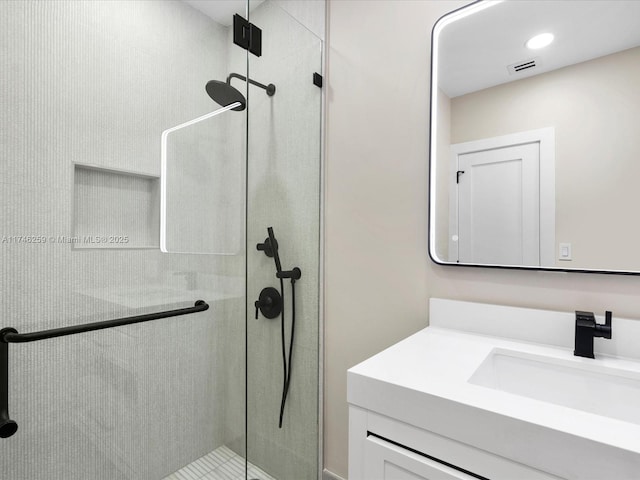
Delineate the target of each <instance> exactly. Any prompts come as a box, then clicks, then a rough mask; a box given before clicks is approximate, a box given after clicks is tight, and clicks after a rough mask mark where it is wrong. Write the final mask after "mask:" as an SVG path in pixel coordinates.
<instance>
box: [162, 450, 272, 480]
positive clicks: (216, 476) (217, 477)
mask: <svg viewBox="0 0 640 480" xmlns="http://www.w3.org/2000/svg"><path fill="white" fill-rule="evenodd" d="M247 468H248V470H249V472H248V475H247V478H249V479H257V480H276V479H275V478H274V477H272V476H271V475H269V474H268V473H265V472H264V471H262V470H261V469H259V468H258V467H256V466H255V465H253V464H251V463H249V464H248V465H247ZM244 478H245V477H244V458H243V457H241V456H240V455H238V454H237V453H235V452H234V451H233V450H231V449H229V448H227V447H226V446H224V445H223V446H221V447H218V448H216V449H215V450H214V451H213V452H211V453H207V454H206V455H205V456H203V457H200V458H199V459H197V460H194V461H193V462H191V463H190V464H189V465H187V466H185V467H183V468H181V469H180V470H178V471H177V472H175V473H172V474H171V475H169V476H168V477H165V478H164V479H163V480H244Z"/></svg>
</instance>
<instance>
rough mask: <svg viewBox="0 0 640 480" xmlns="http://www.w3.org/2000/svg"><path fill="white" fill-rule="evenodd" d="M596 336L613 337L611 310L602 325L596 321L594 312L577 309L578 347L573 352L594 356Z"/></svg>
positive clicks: (578, 355) (580, 355) (589, 356)
mask: <svg viewBox="0 0 640 480" xmlns="http://www.w3.org/2000/svg"><path fill="white" fill-rule="evenodd" d="M595 337H604V338H611V312H605V320H604V325H600V324H599V323H596V318H595V316H594V315H593V313H592V312H580V311H578V310H576V344H575V345H576V348H575V350H574V351H573V354H574V355H575V356H577V357H587V358H594V356H593V339H594V338H595Z"/></svg>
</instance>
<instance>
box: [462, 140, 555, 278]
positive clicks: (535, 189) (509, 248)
mask: <svg viewBox="0 0 640 480" xmlns="http://www.w3.org/2000/svg"><path fill="white" fill-rule="evenodd" d="M518 140H519V138H517V134H516V137H513V136H512V137H510V138H509V137H501V138H494V139H485V140H480V141H477V142H466V143H464V144H457V145H452V167H453V168H452V170H453V172H452V173H453V175H451V182H452V183H453V188H452V189H451V192H452V193H453V195H454V196H455V198H452V199H451V205H452V216H451V223H450V225H451V232H450V249H449V251H450V253H451V258H450V260H451V261H456V262H460V263H482V264H493V265H538V266H540V265H544V263H543V260H546V258H543V257H545V256H546V255H543V254H542V253H541V251H542V250H543V247H545V248H546V249H548V248H551V249H553V248H554V247H553V241H551V245H548V243H549V235H548V234H547V235H543V233H548V232H544V230H545V229H546V228H547V227H546V226H545V227H543V228H542V229H541V223H544V224H545V225H548V223H549V222H548V220H546V219H547V217H548V215H549V213H550V212H545V211H544V210H545V209H546V207H544V206H541V194H540V191H541V188H542V187H541V186H543V185H545V184H546V183H549V179H548V178H547V179H545V178H544V177H545V176H546V171H547V170H548V169H547V170H545V169H542V172H543V175H542V178H541V149H540V141H536V140H533V141H532V140H531V139H530V140H529V141H528V142H524V141H522V142H519V141H518ZM541 218H542V220H543V221H542V222H541ZM541 230H542V231H541Z"/></svg>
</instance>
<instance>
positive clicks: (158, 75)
mask: <svg viewBox="0 0 640 480" xmlns="http://www.w3.org/2000/svg"><path fill="white" fill-rule="evenodd" d="M323 3H324V2H322V0H313V1H307V0H300V1H295V0H294V1H291V0H289V1H284V2H283V1H279V0H264V1H254V0H231V1H224V2H222V1H210V0H55V1H45V0H5V1H3V2H0V108H1V111H2V112H3V115H2V118H1V119H0V147H1V149H0V183H1V186H2V188H1V189H0V198H1V202H2V208H1V210H0V212H1V213H0V227H1V229H0V272H1V282H2V283H1V284H0V311H1V313H2V315H1V317H0V437H2V438H0V477H1V478H2V479H3V480H118V479H123V480H124V479H127V480H161V479H171V480H174V479H192V480H195V479H203V480H210V479H230V480H236V479H237V480H240V479H260V480H272V479H276V480H306V479H309V480H315V479H318V478H319V475H320V473H321V472H320V468H319V464H320V458H319V450H320V440H319V438H320V431H319V425H320V421H321V419H320V414H321V406H320V382H321V379H320V376H319V375H320V374H319V372H320V359H321V350H320V315H319V305H320V303H319V295H320V280H319V278H320V182H321V130H322V128H321V126H322V98H323V91H322V82H321V79H322V73H323V71H322V68H323V61H322V56H323V52H322V49H323V41H322V38H321V37H322V34H321V33H319V32H321V29H320V28H319V26H320V25H324V7H323ZM234 18H235V19H236V20H235V23H234ZM243 41H244V42H245V44H244V45H243ZM247 42H248V44H249V45H248V48H245V47H247V45H246V43H247ZM256 42H258V43H259V47H260V48H259V49H258V51H257V53H259V55H256V48H254V47H255V46H256ZM265 245H266V246H267V247H269V248H266V246H265ZM265 253H267V255H265ZM276 259H277V260H276ZM294 267H295V268H294ZM265 290H267V291H268V292H270V293H269V295H267V296H265V294H263V293H262V292H263V291H265ZM273 292H276V293H277V294H276V293H273ZM294 293H295V296H294V295H293V294H294ZM278 298H280V300H279V302H280V310H279V311H278V309H277V308H276V303H278ZM263 311H266V312H267V315H265V314H264V313H263Z"/></svg>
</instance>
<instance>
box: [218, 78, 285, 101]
mask: <svg viewBox="0 0 640 480" xmlns="http://www.w3.org/2000/svg"><path fill="white" fill-rule="evenodd" d="M232 78H239V79H240V80H242V81H243V82H247V81H248V82H249V83H250V84H251V85H255V86H256V87H260V88H262V89H263V90H266V91H267V95H269V96H270V97H271V96H273V94H274V93H276V86H275V85H274V84H273V83H270V84H269V85H263V84H262V83H260V82H256V81H255V80H252V79H250V78H249V79H248V80H247V77H245V76H242V75H240V74H239V73H230V74H229V76H228V77H227V83H228V84H229V85H231V79H232Z"/></svg>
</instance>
